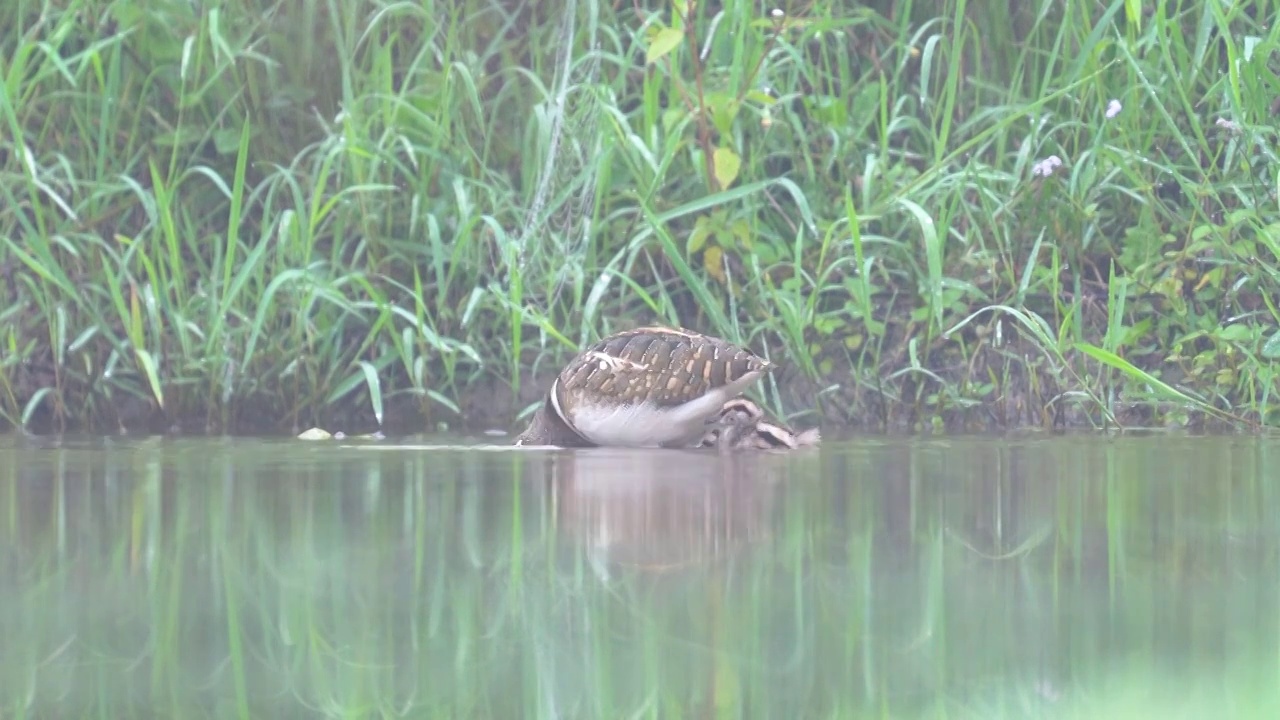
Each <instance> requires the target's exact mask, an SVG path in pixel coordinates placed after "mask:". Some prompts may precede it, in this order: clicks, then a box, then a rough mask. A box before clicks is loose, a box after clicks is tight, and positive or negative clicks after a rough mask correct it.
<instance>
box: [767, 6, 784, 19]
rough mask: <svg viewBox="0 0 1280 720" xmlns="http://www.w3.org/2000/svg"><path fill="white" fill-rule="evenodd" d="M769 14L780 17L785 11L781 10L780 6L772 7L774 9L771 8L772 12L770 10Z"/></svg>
mask: <svg viewBox="0 0 1280 720" xmlns="http://www.w3.org/2000/svg"><path fill="white" fill-rule="evenodd" d="M769 14H770V15H772V16H774V17H776V18H780V17H782V16H783V15H785V14H786V13H784V12H782V9H781V8H774V9H773V11H772V12H770V13H769Z"/></svg>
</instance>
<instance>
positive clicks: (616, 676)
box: [0, 438, 1280, 718]
mask: <svg viewBox="0 0 1280 720" xmlns="http://www.w3.org/2000/svg"><path fill="white" fill-rule="evenodd" d="M1276 448H1277V446H1276V445H1274V444H1272V443H1269V442H1267V441H1261V440H1254V439H1242V438H1218V439H1209V438H1203V439H1176V440H1171V439H1169V438H1138V439H1123V440H1114V441H1104V440H1099V439H1075V438H1060V439H1053V440H1025V441H980V440H949V441H932V442H909V441H901V442H890V441H869V440H868V441H859V442H856V443H849V444H844V445H841V444H836V443H831V444H829V445H828V446H826V447H824V448H822V450H821V452H813V453H807V454H800V455H794V456H761V457H752V458H743V457H735V458H721V457H719V456H717V455H715V454H706V453H676V452H669V453H660V454H637V453H621V452H616V451H605V450H598V451H590V452H581V453H550V454H548V453H534V452H503V453H493V452H464V451H456V452H446V451H429V450H422V451H411V450H394V451H392V450H387V451H380V452H372V451H367V450H355V449H339V448H336V447H329V446H315V445H308V444H303V443H253V442H218V441H181V442H139V443H130V444H125V445H114V446H113V445H108V444H103V443H83V444H79V445H76V444H65V443H64V444H62V445H61V446H59V447H34V446H24V445H18V444H11V445H10V446H8V447H6V448H5V449H3V450H0V502H2V505H0V535H2V537H3V549H2V550H0V597H2V598H3V600H4V607H5V608H6V612H4V613H2V614H0V633H2V635H0V636H2V637H4V638H5V647H4V653H3V659H2V660H0V702H3V706H0V714H2V715H3V716H4V717H6V718H8V717H55V716H56V717H80V716H96V717H130V718H140V717H255V718H257V717H281V718H283V717H343V718H346V717H352V718H354V717H361V718H363V717H375V716H377V717H437V716H441V717H468V718H511V717H557V718H559V717H582V718H615V717H650V718H679V717H708V716H713V717H734V718H737V717H799V716H804V717H841V718H844V717H859V718H861V717H963V718H969V717H972V718H992V717H997V718H1000V717H1081V718H1084V717H1088V718H1097V717H1133V716H1160V717H1209V716H1213V717H1218V716H1224V717H1271V716H1274V715H1275V714H1276V713H1277V711H1280V689H1277V688H1278V687H1280V683H1277V679H1280V677H1278V671H1280V663H1278V662H1277V657H1276V652H1277V651H1276V648H1277V647H1278V645H1280V644H1278V643H1277V640H1280V627H1278V622H1277V621H1278V613H1277V612H1276V608H1277V607H1280V605H1278V604H1277V600H1278V598H1277V589H1278V588H1280V584H1278V583H1277V579H1278V578H1277V575H1278V573H1277V568H1280V562H1277V561H1278V560H1280V553H1278V550H1280V539H1278V537H1277V532H1276V530H1277V520H1276V518H1278V517H1280V512H1278V511H1280V507H1277V496H1276V492H1275V489H1274V484H1275V483H1274V481H1272V480H1271V479H1270V478H1271V477H1274V475H1272V474H1270V473H1274V472H1275V471H1274V470H1270V471H1268V470H1269V469H1271V468H1275V467H1276V463H1275V462H1274V460H1273V459H1272V455H1273V454H1274V453H1275V452H1276Z"/></svg>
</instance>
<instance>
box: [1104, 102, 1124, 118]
mask: <svg viewBox="0 0 1280 720" xmlns="http://www.w3.org/2000/svg"><path fill="white" fill-rule="evenodd" d="M1123 109H1124V106H1123V105H1121V104H1120V101H1119V100H1116V99H1115V98H1112V99H1111V102H1109V103H1107V119H1108V120H1110V119H1111V118H1113V117H1115V116H1117V115H1119V114H1120V111H1121V110H1123Z"/></svg>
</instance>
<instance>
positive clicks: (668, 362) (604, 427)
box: [514, 326, 777, 448]
mask: <svg viewBox="0 0 1280 720" xmlns="http://www.w3.org/2000/svg"><path fill="white" fill-rule="evenodd" d="M776 368H777V365H776V364H775V363H773V362H772V361H770V360H766V359H765V358H763V357H760V356H759V355H756V354H755V353H753V352H751V351H750V350H747V349H746V348H744V347H742V346H740V345H736V344H734V343H731V342H728V341H726V340H722V339H720V338H717V337H712V336H710V335H704V334H702V333H698V332H695V331H692V330H687V329H684V328H680V327H666V326H646V327H638V328H634V329H631V330H624V331H622V332H618V333H614V334H612V335H609V336H607V337H604V338H602V339H600V340H599V341H597V342H596V343H595V344H593V345H591V346H589V347H587V348H586V349H585V350H583V351H582V352H581V353H579V354H578V355H577V356H576V357H574V358H573V359H572V360H570V361H569V364H568V365H566V366H565V367H564V369H563V370H561V371H560V373H559V374H558V375H557V376H556V378H555V380H553V381H552V383H551V387H550V389H549V390H548V391H547V393H546V396H545V397H544V398H543V401H542V404H541V405H540V406H539V407H538V409H537V410H536V411H535V412H534V415H533V417H532V418H531V420H530V422H529V426H528V427H527V428H526V429H525V431H524V432H522V433H521V434H520V435H519V436H517V437H516V439H515V443H514V444H515V445H554V446H559V447H592V446H597V447H641V448H644V447H649V448H658V447H661V448H692V447H697V446H699V445H701V444H702V443H703V442H704V441H705V440H706V434H707V432H708V423H709V422H712V423H713V422H717V418H720V417H721V416H722V414H723V412H724V408H725V403H726V402H728V401H730V400H732V399H734V398H737V397H738V396H739V395H741V394H742V392H743V391H744V390H746V389H747V388H748V387H750V386H751V385H752V384H753V383H755V382H757V381H758V380H760V379H761V378H762V377H764V376H765V375H766V374H767V373H770V372H772V371H774V370H775V369H776Z"/></svg>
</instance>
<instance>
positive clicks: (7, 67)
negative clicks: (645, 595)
mask: <svg viewBox="0 0 1280 720" xmlns="http://www.w3.org/2000/svg"><path fill="white" fill-rule="evenodd" d="M1010 8H1011V9H1010V10H1009V11H1008V12H1000V13H991V12H989V11H988V9H987V8H986V7H985V6H982V5H979V4H973V3H966V2H944V3H935V4H931V5H928V6H926V5H925V4H918V5H917V4H910V3H908V4H890V3H871V4H869V5H867V4H852V3H850V4H844V3H836V2H820V3H817V4H814V5H811V6H796V7H794V8H783V9H784V10H787V11H788V12H787V13H782V14H780V15H775V14H774V13H772V12H765V13H764V14H760V13H761V12H762V10H761V6H759V5H758V4H752V3H745V2H738V1H737V0H730V1H729V2H726V3H723V4H722V5H719V6H716V5H707V4H703V3H699V4H697V5H696V6H695V8H694V12H693V15H692V16H690V17H686V16H685V13H686V12H687V5H686V4H685V3H680V2H678V3H674V4H671V5H658V6H654V7H651V8H644V7H637V6H634V5H631V4H626V3H623V4H618V5H616V7H615V6H611V5H606V6H600V5H599V4H595V3H590V4H588V3H577V2H570V3H566V4H565V5H564V6H557V7H555V8H550V7H545V6H532V5H531V6H523V5H520V6H513V5H511V4H510V3H506V4H489V3H485V2H482V1H478V0H477V1H473V2H459V3H444V4H436V3H433V2H430V1H428V0H424V1H423V2H417V3H403V2H342V3H339V2H333V1H330V2H321V1H320V0H306V1H304V2H300V3H270V2H249V1H248V0H229V1H228V2H225V3H220V4H214V5H205V6H202V9H201V10H200V11H199V13H196V12H195V11H193V10H192V6H191V5H190V4H189V3H186V2H181V1H180V0H160V1H159V2H147V3H142V2H139V1H137V0H119V1H117V2H114V3H104V2H90V1H89V0H81V1H76V0H71V2H68V3H51V2H36V1H34V0H19V1H18V2H13V3H8V4H6V5H5V6H4V8H3V9H0V128H2V130H0V343H3V350H2V351H0V422H3V423H4V424H5V425H8V426H25V427H29V428H32V429H54V430H58V429H68V428H87V429H100V430H101V429H115V428H118V427H119V428H125V427H127V428H140V427H141V428H147V427H150V428H166V427H169V426H171V425H172V426H177V427H179V428H182V429H186V430H206V429H208V430H213V431H220V430H226V429H253V430H268V429H270V430H289V429H301V428H302V427H305V426H309V425H313V424H318V423H321V424H329V425H331V426H335V425H336V426H340V427H341V428H342V429H345V430H347V431H353V430H358V431H367V430H371V429H374V428H376V427H382V428H384V429H388V430H392V431H399V430H405V429H417V428H422V427H439V426H441V424H447V425H449V426H453V427H456V426H471V427H481V426H489V425H499V426H508V425H510V424H512V423H513V422H514V421H515V420H516V419H517V416H518V415H519V414H520V413H521V412H523V411H527V410H528V409H529V406H530V405H531V404H532V403H533V402H534V401H535V399H536V396H537V393H538V392H539V391H540V389H541V388H543V387H545V383H546V380H547V378H548V377H549V375H550V374H551V373H554V372H555V371H556V370H557V369H558V368H559V366H560V365H561V364H562V363H563V362H564V361H565V360H566V359H567V357H568V356H569V354H570V353H571V352H573V351H574V350H575V349H576V348H577V347H579V346H581V345H582V344H583V343H586V342H588V341H590V340H592V339H595V338H596V337H599V336H600V335H602V334H605V333H607V332H610V331H614V330H618V329H623V328H626V327H631V326H634V325H637V324H640V323H646V322H653V321H661V322H670V323H679V324H681V325H684V326H687V327H692V328H695V329H698V330H702V331H705V332H710V333H715V334H719V335H722V336H726V337H729V338H731V339H735V340H739V341H742V342H745V343H748V344H749V345H750V346H751V347H752V348H753V349H755V350H757V351H758V352H761V353H762V354H765V355H767V356H769V357H770V358H772V359H775V360H779V361H781V362H783V363H784V364H785V366H786V368H787V369H786V371H785V372H783V373H781V374H780V375H779V376H778V377H777V378H771V379H770V381H769V382H768V383H767V385H766V386H765V387H763V388H762V391H763V393H764V397H765V399H766V400H767V401H768V403H769V405H770V406H771V407H772V409H774V410H776V411H778V412H782V413H784V414H786V415H788V416H789V417H792V418H794V419H798V420H799V421H800V422H805V423H811V422H816V421H818V420H822V421H825V422H828V423H833V424H841V425H852V426H855V427H865V428H873V429H874V428H878V429H890V428H901V427H906V428H914V429H937V428H944V429H945V428H954V429H974V428H993V427H995V428H1007V427H1016V426H1019V425H1026V424H1031V425H1059V426H1061V425H1077V426H1079V425H1083V426H1093V427H1101V426H1108V425H1114V424H1121V425H1148V426H1150V425H1168V426H1188V425H1189V426H1201V425H1204V424H1206V423H1228V424H1233V425H1241V426H1253V427H1256V426H1262V425H1272V424H1275V422H1276V420H1277V411H1276V407H1277V403H1276V399H1275V391H1276V389H1277V376H1276V372H1275V369H1274V363H1275V359H1276V358H1277V357H1280V335H1278V334H1277V330H1276V328H1277V325H1278V324H1280V307H1278V306H1277V301H1276V298H1277V297H1280V292H1277V290H1278V279H1280V207H1278V206H1277V202H1276V200H1275V192H1276V186H1277V179H1278V178H1280V163H1277V157H1276V154H1275V152H1274V150H1273V149H1272V144H1273V140H1274V130H1273V124H1274V123H1273V122H1272V117H1273V113H1272V111H1271V107H1272V104H1273V101H1274V99H1275V97H1276V96H1277V92H1278V91H1280V75H1278V74H1277V68H1278V65H1277V61H1276V60H1275V59H1274V56H1275V54H1276V52H1275V51H1276V49H1277V41H1278V40H1280V30H1278V29H1277V26H1276V24H1274V23H1270V22H1268V20H1267V19H1268V18H1270V17H1272V16H1273V15H1274V14H1275V13H1276V12H1277V10H1280V5H1277V3H1275V2H1271V1H1268V0H1255V1H1253V2H1242V3H1235V4H1232V5H1230V7H1226V6H1219V5H1216V4H1212V3H1209V4H1204V3H1180V2H1157V3H1133V2H1122V1H1121V0H1115V1H1114V2H1110V3H1107V4H1099V3H1096V2H1086V1H1085V0H1068V1H1067V2H1050V1H1049V0H1045V1H1044V2H1037V3H1023V4H1013V5H1010ZM1113 100H1114V101H1115V102H1116V103H1117V105H1116V106H1117V107H1118V108H1119V109H1118V112H1115V113H1114V114H1113V116H1112V117H1108V115H1109V114H1112V113H1109V112H1108V108H1109V106H1110V105H1111V103H1112V101H1113ZM1051 156H1056V157H1057V158H1059V159H1060V160H1061V165H1060V166H1059V167H1057V168H1056V169H1055V170H1054V171H1053V172H1052V174H1051V175H1049V176H1048V177H1042V176H1038V175H1037V173H1036V170H1037V168H1040V167H1043V165H1042V163H1043V161H1045V160H1046V159H1047V158H1049V157H1051Z"/></svg>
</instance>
